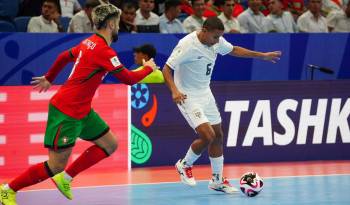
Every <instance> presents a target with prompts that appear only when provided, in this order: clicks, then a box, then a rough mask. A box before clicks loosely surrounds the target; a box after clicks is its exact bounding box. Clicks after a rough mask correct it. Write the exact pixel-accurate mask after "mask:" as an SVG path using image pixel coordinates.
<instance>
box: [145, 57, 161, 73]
mask: <svg viewBox="0 0 350 205" xmlns="http://www.w3.org/2000/svg"><path fill="white" fill-rule="evenodd" d="M142 65H143V66H149V67H151V68H152V69H153V71H155V70H158V69H159V67H158V66H157V65H156V63H155V62H154V60H153V58H151V59H149V60H148V61H145V59H142Z"/></svg>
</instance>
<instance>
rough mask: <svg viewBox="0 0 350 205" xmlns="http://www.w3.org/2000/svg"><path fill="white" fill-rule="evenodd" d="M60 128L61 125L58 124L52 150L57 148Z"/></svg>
mask: <svg viewBox="0 0 350 205" xmlns="http://www.w3.org/2000/svg"><path fill="white" fill-rule="evenodd" d="M61 128H62V125H60V126H59V127H58V129H57V133H56V136H55V139H54V141H53V149H54V150H57V148H58V138H59V137H60V133H61Z"/></svg>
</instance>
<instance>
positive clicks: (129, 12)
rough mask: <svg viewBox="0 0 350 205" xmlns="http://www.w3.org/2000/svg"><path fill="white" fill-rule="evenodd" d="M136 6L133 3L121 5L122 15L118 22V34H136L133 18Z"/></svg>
mask: <svg viewBox="0 0 350 205" xmlns="http://www.w3.org/2000/svg"><path fill="white" fill-rule="evenodd" d="M136 9H137V6H136V5H135V4H134V3H133V2H125V3H123V4H122V14H121V16H120V22H119V32H127V33H132V32H136V25H135V18H136Z"/></svg>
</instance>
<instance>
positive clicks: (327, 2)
mask: <svg viewBox="0 0 350 205" xmlns="http://www.w3.org/2000/svg"><path fill="white" fill-rule="evenodd" d="M342 4H343V1H342V0H322V8H321V11H322V14H323V15H324V16H327V15H328V14H329V13H330V12H332V11H341V10H342V6H343V5H342Z"/></svg>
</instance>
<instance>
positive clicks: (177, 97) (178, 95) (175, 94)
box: [172, 91, 187, 105]
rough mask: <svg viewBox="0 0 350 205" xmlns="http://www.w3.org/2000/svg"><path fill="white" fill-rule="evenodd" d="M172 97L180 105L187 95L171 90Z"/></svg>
mask: <svg viewBox="0 0 350 205" xmlns="http://www.w3.org/2000/svg"><path fill="white" fill-rule="evenodd" d="M172 97H173V101H174V102H175V103H176V104H179V105H182V104H183V103H185V99H187V95H185V94H183V93H181V92H179V91H175V92H173V93H172Z"/></svg>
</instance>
